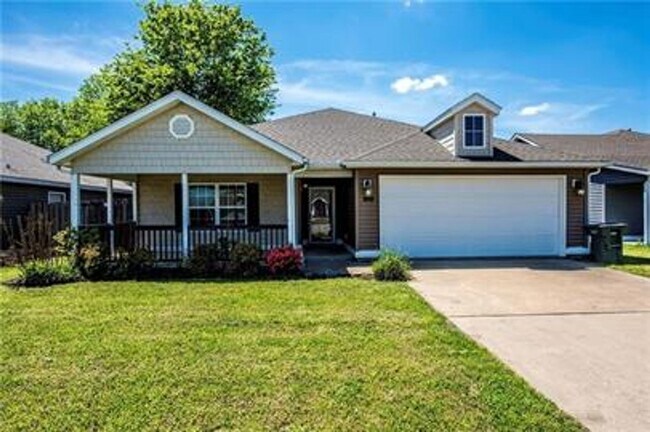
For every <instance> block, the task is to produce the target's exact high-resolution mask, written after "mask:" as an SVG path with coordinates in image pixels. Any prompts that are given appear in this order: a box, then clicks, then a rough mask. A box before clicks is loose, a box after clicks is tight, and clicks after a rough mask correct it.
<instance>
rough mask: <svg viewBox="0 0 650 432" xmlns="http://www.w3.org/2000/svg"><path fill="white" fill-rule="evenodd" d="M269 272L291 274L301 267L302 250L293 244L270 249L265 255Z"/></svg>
mask: <svg viewBox="0 0 650 432" xmlns="http://www.w3.org/2000/svg"><path fill="white" fill-rule="evenodd" d="M265 261H266V266H267V267H268V269H269V272H270V273H271V274H272V275H275V276H293V275H297V274H300V271H301V269H302V252H301V251H300V250H298V249H295V248H294V247H293V246H284V247H279V248H275V249H271V250H270V251H268V252H267V253H266V256H265Z"/></svg>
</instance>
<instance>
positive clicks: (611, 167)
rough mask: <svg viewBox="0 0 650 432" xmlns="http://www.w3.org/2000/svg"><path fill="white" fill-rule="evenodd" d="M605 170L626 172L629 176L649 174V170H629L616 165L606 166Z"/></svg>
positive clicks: (629, 168)
mask: <svg viewBox="0 0 650 432" xmlns="http://www.w3.org/2000/svg"><path fill="white" fill-rule="evenodd" d="M606 168H607V169H611V170H614V171H621V172H626V173H630V174H639V175H648V174H650V170H647V169H642V168H631V167H625V166H622V165H616V164H612V165H607V166H606Z"/></svg>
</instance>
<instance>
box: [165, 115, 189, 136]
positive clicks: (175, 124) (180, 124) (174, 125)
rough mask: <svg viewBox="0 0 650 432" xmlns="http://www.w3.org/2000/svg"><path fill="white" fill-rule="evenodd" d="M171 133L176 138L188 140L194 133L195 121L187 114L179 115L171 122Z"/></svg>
mask: <svg viewBox="0 0 650 432" xmlns="http://www.w3.org/2000/svg"><path fill="white" fill-rule="evenodd" d="M169 133H171V134H172V136H173V137H174V138H178V139H187V138H189V137H191V136H192V134H193V133H194V121H193V120H192V119H191V118H190V116H188V115H187V114H177V115H175V116H174V117H172V118H171V120H169Z"/></svg>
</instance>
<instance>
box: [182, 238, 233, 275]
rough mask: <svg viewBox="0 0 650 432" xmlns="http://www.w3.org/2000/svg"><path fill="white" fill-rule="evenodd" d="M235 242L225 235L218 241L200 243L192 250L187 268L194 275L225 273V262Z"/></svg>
mask: <svg viewBox="0 0 650 432" xmlns="http://www.w3.org/2000/svg"><path fill="white" fill-rule="evenodd" d="M233 245H234V243H233V242H232V241H231V240H228V239H227V238H225V237H223V238H221V239H219V241H218V242H217V243H213V244H207V245H199V246H197V247H195V248H194V250H193V251H192V256H191V257H190V259H189V260H188V261H187V268H188V270H189V271H190V273H191V274H192V275H193V276H218V275H221V274H223V273H224V270H225V264H226V261H227V260H228V258H229V256H230V252H231V249H232V248H233Z"/></svg>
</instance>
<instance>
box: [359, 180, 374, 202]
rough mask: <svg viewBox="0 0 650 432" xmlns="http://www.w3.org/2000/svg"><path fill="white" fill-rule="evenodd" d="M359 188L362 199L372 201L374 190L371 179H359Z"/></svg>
mask: <svg viewBox="0 0 650 432" xmlns="http://www.w3.org/2000/svg"><path fill="white" fill-rule="evenodd" d="M361 190H362V192H363V200H364V201H372V200H373V199H374V198H375V191H374V188H373V185H372V179H362V180H361Z"/></svg>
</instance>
